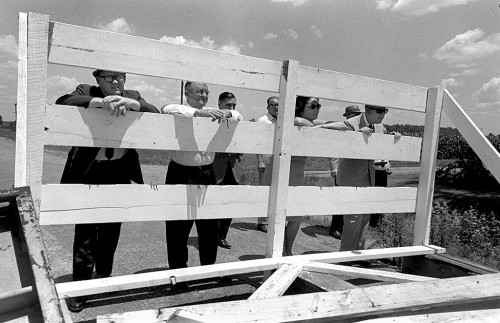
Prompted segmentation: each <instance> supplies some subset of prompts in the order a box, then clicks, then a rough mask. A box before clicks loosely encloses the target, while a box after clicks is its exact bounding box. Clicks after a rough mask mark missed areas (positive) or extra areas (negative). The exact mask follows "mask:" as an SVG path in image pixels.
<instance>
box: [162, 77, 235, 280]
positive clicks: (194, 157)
mask: <svg viewBox="0 0 500 323" xmlns="http://www.w3.org/2000/svg"><path fill="white" fill-rule="evenodd" d="M184 94H185V96H186V103H187V104H186V105H183V104H167V105H165V106H163V107H162V108H161V113H165V114H172V115H175V116H183V117H190V118H197V117H202V118H210V119H212V121H216V120H218V121H219V122H220V121H222V120H225V119H232V120H239V119H241V115H240V114H239V113H238V112H237V111H235V110H219V109H218V108H209V107H205V105H206V104H207V102H208V94H209V91H208V86H207V85H206V84H205V83H197V82H186V85H185V87H184ZM169 155H170V158H171V161H170V164H169V165H168V170H167V177H166V179H165V184H172V185H175V184H185V185H200V184H201V185H214V184H216V178H215V172H214V167H213V162H214V159H215V152H206V151H170V152H169ZM218 222H219V221H218V219H206V220H176V221H167V222H166V235H167V253H168V266H169V268H170V269H177V268H186V267H187V262H188V248H187V243H188V238H189V233H190V232H191V228H192V227H193V223H196V231H197V233H198V248H199V249H198V250H199V255H200V263H201V265H211V264H214V263H215V261H216V259H217V248H218V237H219V225H218ZM178 285H179V286H178V288H179V287H180V288H182V287H187V284H186V283H182V284H178Z"/></svg>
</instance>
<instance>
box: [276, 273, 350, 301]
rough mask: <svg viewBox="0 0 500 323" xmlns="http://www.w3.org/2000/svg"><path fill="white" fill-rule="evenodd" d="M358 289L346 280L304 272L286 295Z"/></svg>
mask: <svg viewBox="0 0 500 323" xmlns="http://www.w3.org/2000/svg"><path fill="white" fill-rule="evenodd" d="M353 288H358V287H357V286H356V285H353V284H351V283H349V282H346V281H345V280H343V279H341V278H338V277H335V276H333V275H330V274H323V273H317V272H311V271H303V272H302V273H301V274H300V275H299V277H297V279H296V280H295V281H294V282H293V284H292V285H291V286H290V288H289V289H288V290H287V292H286V294H285V295H295V294H305V293H317V292H331V291H334V290H346V289H353Z"/></svg>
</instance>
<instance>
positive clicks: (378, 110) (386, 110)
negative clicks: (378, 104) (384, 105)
mask: <svg viewBox="0 0 500 323" xmlns="http://www.w3.org/2000/svg"><path fill="white" fill-rule="evenodd" d="M370 110H372V111H375V112H376V113H377V114H387V112H389V109H384V110H382V109H370Z"/></svg>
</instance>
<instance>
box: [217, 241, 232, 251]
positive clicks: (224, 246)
mask: <svg viewBox="0 0 500 323" xmlns="http://www.w3.org/2000/svg"><path fill="white" fill-rule="evenodd" d="M218 245H219V247H221V248H226V249H231V245H230V244H229V243H228V242H227V240H226V239H219V243H218Z"/></svg>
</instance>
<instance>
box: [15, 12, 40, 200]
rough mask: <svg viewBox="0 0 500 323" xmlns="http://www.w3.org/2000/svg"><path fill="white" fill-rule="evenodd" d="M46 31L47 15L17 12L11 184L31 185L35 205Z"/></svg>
mask: <svg viewBox="0 0 500 323" xmlns="http://www.w3.org/2000/svg"><path fill="white" fill-rule="evenodd" d="M48 34H49V16H47V15H41V14H35V13H28V14H26V13H19V59H18V84H17V116H16V120H17V125H16V165H15V180H14V185H15V186H16V187H18V186H31V192H32V196H33V201H34V202H35V206H36V208H37V209H39V206H40V190H41V184H42V168H43V135H44V122H45V117H44V114H45V104H46V95H47V52H48V43H49V42H48Z"/></svg>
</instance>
